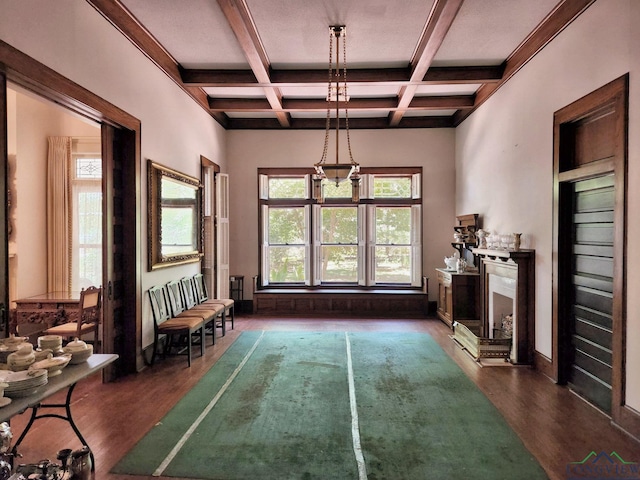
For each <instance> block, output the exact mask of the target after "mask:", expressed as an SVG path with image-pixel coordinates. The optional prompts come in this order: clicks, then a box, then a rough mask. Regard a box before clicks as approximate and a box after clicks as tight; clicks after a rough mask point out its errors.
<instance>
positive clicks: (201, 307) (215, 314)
mask: <svg viewBox="0 0 640 480" xmlns="http://www.w3.org/2000/svg"><path fill="white" fill-rule="evenodd" d="M180 287H181V291H182V296H183V299H184V306H185V309H186V310H185V311H186V312H202V313H206V314H212V316H211V317H209V318H207V320H205V326H204V332H205V334H206V335H211V336H212V337H213V343H214V344H215V343H216V328H220V329H221V330H222V336H223V337H224V336H225V335H226V333H227V331H226V310H225V308H224V305H220V304H215V303H212V304H204V303H197V302H196V293H195V288H194V286H193V279H192V278H190V277H183V278H181V279H180Z"/></svg>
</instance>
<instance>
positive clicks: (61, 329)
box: [43, 287, 102, 352]
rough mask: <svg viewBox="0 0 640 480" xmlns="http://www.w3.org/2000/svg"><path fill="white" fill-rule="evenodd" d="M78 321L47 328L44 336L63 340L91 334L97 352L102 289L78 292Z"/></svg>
mask: <svg viewBox="0 0 640 480" xmlns="http://www.w3.org/2000/svg"><path fill="white" fill-rule="evenodd" d="M78 305H79V310H78V320H77V321H76V322H68V323H62V324H60V325H56V326H54V327H50V328H47V329H46V330H45V331H44V332H43V333H44V334H45V335H60V336H61V337H62V338H63V340H67V341H68V340H73V339H74V338H78V339H81V338H82V337H83V336H85V335H87V334H89V333H92V332H93V335H94V341H93V343H94V347H93V348H94V350H95V351H96V352H98V351H99V347H100V342H99V338H98V329H99V327H100V319H101V317H102V288H101V287H87V288H86V289H83V290H82V291H81V292H80V302H79V303H78Z"/></svg>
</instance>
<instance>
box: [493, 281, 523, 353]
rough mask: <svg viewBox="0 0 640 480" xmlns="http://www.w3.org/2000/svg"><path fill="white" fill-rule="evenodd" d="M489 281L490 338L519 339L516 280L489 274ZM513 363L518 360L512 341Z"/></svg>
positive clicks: (514, 344) (515, 346)
mask: <svg viewBox="0 0 640 480" xmlns="http://www.w3.org/2000/svg"><path fill="white" fill-rule="evenodd" d="M487 277H488V278H487V280H488V282H487V283H488V289H489V292H488V293H489V295H488V306H487V307H488V308H487V310H488V311H487V320H488V322H487V323H488V325H487V327H488V332H486V333H487V336H488V337H489V338H511V339H513V338H517V335H518V332H517V331H516V328H517V327H516V322H515V311H516V304H515V302H516V285H517V281H516V279H515V278H510V277H506V276H501V275H497V274H494V273H492V274H489V275H488V276H487ZM509 356H510V358H511V360H512V361H515V359H516V358H518V352H517V345H516V343H515V342H513V341H512V343H511V354H510V355H509Z"/></svg>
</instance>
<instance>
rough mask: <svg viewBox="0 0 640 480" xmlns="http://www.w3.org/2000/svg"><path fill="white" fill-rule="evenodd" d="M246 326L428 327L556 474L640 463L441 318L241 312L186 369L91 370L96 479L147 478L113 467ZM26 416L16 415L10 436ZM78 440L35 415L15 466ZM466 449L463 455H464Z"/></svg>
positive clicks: (88, 431)
mask: <svg viewBox="0 0 640 480" xmlns="http://www.w3.org/2000/svg"><path fill="white" fill-rule="evenodd" d="M243 330H310V331H331V330H339V331H379V332H380V333H381V335H384V332H385V331H387V332H389V331H400V332H427V333H429V334H431V335H432V336H433V337H434V338H435V339H436V340H437V341H438V343H439V344H440V345H441V346H442V347H443V349H444V350H445V351H446V352H447V353H448V354H449V355H450V356H451V358H453V360H454V361H455V362H456V363H457V364H458V365H459V366H460V367H461V368H462V370H463V371H464V372H465V373H466V374H467V375H468V376H469V378H471V379H472V380H473V381H474V382H475V383H476V384H477V386H478V387H479V388H480V390H482V392H483V393H484V394H485V395H486V396H487V397H488V398H489V399H490V400H491V401H492V402H493V404H494V405H495V406H496V407H497V408H498V410H499V411H500V412H501V413H502V414H503V416H504V417H505V419H506V421H507V422H508V423H509V425H511V427H512V428H513V429H514V430H515V432H516V433H517V434H518V435H519V436H520V438H521V439H522V441H523V443H524V444H525V446H526V447H527V448H528V449H529V450H530V451H531V453H532V454H533V455H534V456H535V457H536V458H537V459H538V461H539V462H540V464H541V465H542V466H543V468H544V469H545V470H546V472H547V473H548V475H549V477H550V478H551V479H566V478H567V473H566V469H567V464H568V463H570V462H577V461H580V460H582V459H583V458H585V457H586V456H587V454H589V453H590V452H591V451H595V452H596V453H599V452H601V451H605V452H607V453H611V452H613V451H615V452H617V453H618V454H619V455H620V456H621V457H622V458H623V459H625V460H626V461H634V462H640V443H639V442H638V441H637V440H635V439H633V438H631V437H630V436H628V435H626V434H625V433H624V432H622V431H620V430H619V429H617V428H615V427H614V426H612V425H611V423H610V420H609V418H608V417H606V416H605V415H603V414H602V413H601V412H599V411H598V410H596V409H594V408H593V407H591V406H590V405H589V404H587V403H586V402H584V401H583V400H581V399H580V398H579V397H577V396H576V395H574V394H572V393H571V392H570V391H569V390H568V389H567V388H565V387H561V386H557V385H555V384H554V383H553V382H552V381H551V380H549V379H548V378H546V377H545V376H543V375H542V374H540V373H538V372H536V371H534V370H532V369H530V368H528V367H513V366H490V367H480V366H479V365H477V364H476V363H475V362H474V361H473V360H472V359H471V358H470V357H469V356H468V355H467V353H465V352H464V351H462V350H461V349H460V348H459V347H458V346H457V345H456V344H455V343H454V342H453V341H452V340H451V339H450V338H449V335H450V334H451V331H450V330H449V328H448V327H447V326H446V325H444V324H443V323H442V322H440V321H439V320H436V319H398V320H394V319H353V318H351V319H334V318H329V319H327V318H284V319H283V318H272V317H263V316H250V315H244V316H242V315H240V316H238V317H236V323H235V330H229V331H228V332H227V335H226V336H225V337H223V338H221V337H218V338H217V340H216V345H215V346H214V347H211V346H210V344H209V343H208V347H207V349H206V353H205V356H204V358H200V357H195V358H194V361H193V363H192V366H191V368H187V367H186V363H187V362H186V359H185V358H184V357H170V358H167V359H165V360H161V361H159V362H158V363H156V364H155V365H154V366H153V367H151V368H147V369H146V370H144V371H143V372H141V373H138V374H134V375H130V376H128V377H126V378H122V379H120V380H118V381H116V382H112V383H106V384H103V383H101V377H100V375H95V376H93V377H92V378H90V379H87V380H84V381H82V382H80V383H79V384H78V385H77V387H76V390H75V392H74V397H73V406H72V411H73V414H74V419H75V421H76V423H77V424H78V425H79V427H80V429H81V431H82V432H83V434H84V435H85V438H86V439H87V442H88V443H89V446H90V447H91V448H92V450H93V452H94V455H95V458H96V474H95V478H96V479H109V480H112V479H137V480H140V479H142V478H146V477H140V476H127V475H124V476H123V475H113V474H109V473H108V472H109V470H110V468H111V467H112V466H113V465H114V464H115V463H116V462H117V461H118V460H119V459H120V458H121V457H122V456H124V455H125V454H126V453H127V451H128V450H129V449H130V448H131V447H132V446H133V445H134V444H135V443H136V442H137V441H138V440H139V439H140V438H142V437H143V436H144V435H145V433H146V432H147V431H148V430H149V429H150V428H151V427H152V426H153V425H154V424H156V423H157V422H159V421H160V420H161V419H162V417H163V416H164V415H165V414H166V413H167V411H168V410H169V409H171V407H172V406H173V405H174V404H175V403H176V402H177V401H178V400H179V399H180V398H181V397H182V396H183V395H184V394H185V393H186V392H187V391H189V389H190V388H191V387H192V386H193V385H194V384H195V383H196V382H197V381H198V380H199V379H200V377H201V376H202V375H203V374H204V373H205V372H206V371H207V370H208V369H209V368H210V367H211V365H213V364H214V363H215V362H216V360H217V359H218V358H219V357H220V355H222V353H223V352H224V351H225V349H226V348H227V347H228V346H229V345H230V344H231V343H232V342H233V340H234V339H235V338H236V337H237V336H238V335H239V334H240V332H242V331H243ZM209 342H210V340H209ZM53 400H55V398H54V399H53ZM28 413H29V412H25V413H24V414H22V415H19V416H17V417H14V419H12V421H11V427H12V430H13V433H14V440H15V438H17V436H18V435H19V434H20V432H21V431H22V429H23V427H24V425H25V424H26V421H27V419H28ZM79 447H80V445H79V442H78V440H77V439H76V437H75V435H74V434H73V432H72V431H71V428H70V427H69V426H68V424H66V423H65V422H62V421H60V420H57V419H43V420H39V421H38V422H36V424H35V425H34V427H33V428H32V430H31V431H30V432H29V434H28V435H27V437H26V438H25V440H24V442H23V444H22V446H21V448H20V452H21V453H22V454H23V458H21V459H19V460H18V463H34V462H37V461H39V460H41V459H44V458H49V459H51V460H54V461H55V456H56V452H57V451H58V450H59V449H62V448H79ZM454 447H455V446H452V448H454ZM461 455H462V457H461V458H464V452H461ZM148 478H152V477H148ZM153 478H158V477H153ZM398 480H400V479H398Z"/></svg>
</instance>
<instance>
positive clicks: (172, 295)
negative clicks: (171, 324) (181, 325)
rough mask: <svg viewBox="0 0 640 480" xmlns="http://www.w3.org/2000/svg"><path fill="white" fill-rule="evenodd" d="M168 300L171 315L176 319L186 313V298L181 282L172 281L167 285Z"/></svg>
mask: <svg viewBox="0 0 640 480" xmlns="http://www.w3.org/2000/svg"><path fill="white" fill-rule="evenodd" d="M167 300H168V301H169V308H170V309H171V314H172V315H173V316H174V317H175V316H177V315H179V314H181V313H182V312H184V311H185V306H184V298H183V297H182V289H181V288H180V281H179V280H171V281H170V282H168V283H167Z"/></svg>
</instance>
